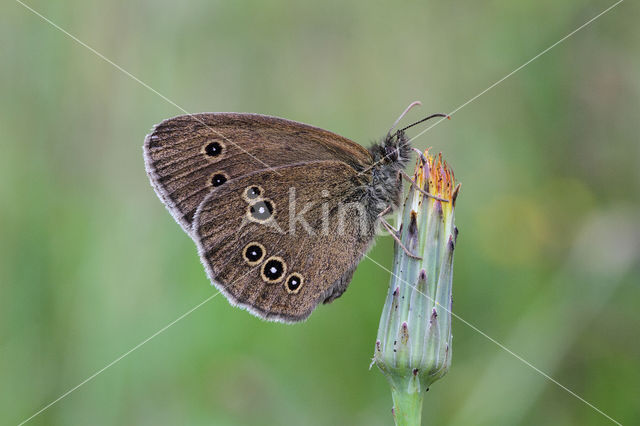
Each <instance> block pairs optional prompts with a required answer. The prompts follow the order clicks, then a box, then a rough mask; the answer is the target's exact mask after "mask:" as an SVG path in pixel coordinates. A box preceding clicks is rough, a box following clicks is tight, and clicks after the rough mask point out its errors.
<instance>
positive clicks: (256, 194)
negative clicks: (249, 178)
mask: <svg viewBox="0 0 640 426" xmlns="http://www.w3.org/2000/svg"><path fill="white" fill-rule="evenodd" d="M263 193H264V190H263V189H262V187H261V186H260V185H251V186H248V187H247V188H246V189H245V190H244V193H243V194H242V197H243V198H244V199H245V200H246V201H248V202H251V201H252V200H255V199H257V198H260V196H261V195H262V194H263Z"/></svg>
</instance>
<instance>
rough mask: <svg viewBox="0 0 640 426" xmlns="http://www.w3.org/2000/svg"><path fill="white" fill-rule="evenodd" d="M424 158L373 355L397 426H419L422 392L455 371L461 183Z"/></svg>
mask: <svg viewBox="0 0 640 426" xmlns="http://www.w3.org/2000/svg"><path fill="white" fill-rule="evenodd" d="M424 157H425V158H424V159H419V160H418V164H417V166H416V171H415V174H414V176H413V177H414V181H415V183H416V184H417V186H418V188H419V189H418V188H416V186H415V185H413V184H412V185H411V188H410V189H409V193H408V195H407V198H406V199H405V202H404V205H403V207H402V209H401V211H400V212H399V215H400V217H401V223H400V225H399V233H398V235H397V237H399V239H400V241H401V242H402V245H404V248H403V247H402V246H400V245H399V244H398V243H396V245H395V252H394V263H393V273H392V275H391V283H390V285H389V293H388V295H387V299H386V302H385V304H384V308H383V311H382V316H381V318H380V327H379V329H378V337H377V340H376V345H375V353H374V357H373V361H374V362H375V364H376V365H377V366H378V367H379V368H380V370H381V371H382V372H383V374H384V375H385V376H386V377H387V379H388V380H389V382H390V384H391V388H392V396H393V400H394V415H395V416H396V423H397V424H413V423H412V422H411V421H408V420H407V418H405V419H404V420H403V421H400V420H402V419H401V418H400V416H404V417H407V416H408V417H412V416H415V415H417V416H418V417H417V419H418V423H419V418H420V417H419V416H420V411H421V410H420V408H421V406H422V395H421V392H422V391H425V390H427V388H428V387H429V386H430V385H431V384H432V383H433V382H434V381H436V380H438V379H439V378H441V377H442V376H444V375H445V374H446V372H447V371H448V370H449V366H450V365H451V283H452V277H453V251H454V249H455V245H456V237H457V234H458V230H457V228H456V227H455V225H454V207H455V201H456V197H457V195H458V191H459V189H460V185H458V186H455V180H454V176H453V172H452V171H451V170H450V169H449V168H448V166H447V164H446V163H445V162H444V161H443V159H442V155H441V154H440V155H438V156H437V157H433V156H430V155H429V153H428V150H427V151H426V152H425V155H424ZM424 160H426V161H424ZM405 249H406V250H405ZM407 251H409V252H410V253H412V254H413V255H414V256H415V257H419V258H421V259H418V258H415V257H414V256H410V255H409V254H408V253H407ZM412 407H413V408H412ZM414 420H415V418H414Z"/></svg>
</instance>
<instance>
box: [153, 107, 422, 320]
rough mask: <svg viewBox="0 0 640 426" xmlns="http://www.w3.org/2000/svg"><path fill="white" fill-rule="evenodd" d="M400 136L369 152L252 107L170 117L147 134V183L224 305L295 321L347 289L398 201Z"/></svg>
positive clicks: (404, 156)
mask: <svg viewBox="0 0 640 426" xmlns="http://www.w3.org/2000/svg"><path fill="white" fill-rule="evenodd" d="M407 142H408V141H407V140H406V138H405V137H404V133H403V132H398V133H397V134H395V135H393V136H391V135H387V137H385V138H384V140H382V141H381V142H380V143H376V144H374V145H373V146H372V147H370V148H369V149H368V150H367V149H365V148H363V147H361V146H360V145H358V144H357V143H355V142H353V141H351V140H349V139H346V138H344V137H342V136H339V135H336V134H334V133H331V132H328V131H326V130H323V129H319V128H316V127H312V126H308V125H306V124H302V123H297V122H293V121H289V120H284V119H281V118H277V117H269V116H263V115H257V114H238V113H207V114H196V115H185V116H178V117H174V118H171V119H168V120H165V121H163V122H162V123H160V124H158V125H157V126H156V127H155V128H154V129H153V131H152V133H151V134H149V135H148V136H147V138H146V139H145V144H144V157H145V164H146V168H147V173H148V175H149V178H150V181H151V184H152V186H153V187H154V189H155V190H156V193H157V194H158V196H159V197H160V199H161V200H162V201H163V202H164V203H165V205H166V206H167V208H168V210H169V211H170V212H171V214H172V215H173V217H174V218H175V219H176V221H177V222H178V223H179V224H180V225H181V226H182V228H183V229H184V230H185V232H187V234H189V235H190V236H191V237H192V238H193V240H194V241H195V242H196V245H197V246H198V252H199V254H200V258H201V260H202V263H203V265H204V266H205V269H206V271H207V275H208V277H209V278H210V280H211V281H212V283H213V284H215V285H216V286H217V287H218V288H219V289H220V290H221V291H222V292H223V294H224V295H225V296H226V297H227V299H229V301H230V302H231V303H232V304H235V305H239V306H241V307H244V308H246V309H248V310H249V311H250V312H252V313H253V314H255V315H258V316H260V317H262V318H265V319H268V320H276V321H282V322H297V321H301V320H304V319H305V318H307V317H308V316H309V315H310V314H311V312H312V311H313V309H315V307H316V306H317V305H318V304H319V303H320V302H325V303H326V302H330V301H332V300H334V299H336V298H337V297H339V296H340V295H341V294H342V293H343V292H344V291H345V290H346V288H347V286H348V284H349V282H350V280H351V277H352V275H353V272H354V270H355V268H356V266H357V264H358V262H359V261H360V259H361V258H362V256H363V255H364V254H365V253H366V251H367V250H368V249H369V247H370V246H371V244H372V242H373V239H374V236H375V231H376V229H377V226H378V222H379V219H380V215H381V213H383V212H390V211H392V210H393V209H395V208H396V207H397V205H398V204H399V202H400V197H401V195H402V181H401V179H400V177H399V172H400V171H401V170H402V169H403V168H404V166H405V165H406V163H407V161H408V159H409V153H410V150H411V148H410V147H409V145H408V143H407Z"/></svg>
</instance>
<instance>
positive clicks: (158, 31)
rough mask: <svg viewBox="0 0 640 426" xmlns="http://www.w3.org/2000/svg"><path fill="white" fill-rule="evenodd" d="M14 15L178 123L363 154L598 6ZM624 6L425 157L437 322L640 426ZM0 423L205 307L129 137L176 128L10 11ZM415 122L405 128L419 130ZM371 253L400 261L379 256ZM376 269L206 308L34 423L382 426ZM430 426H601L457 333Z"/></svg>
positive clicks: (5, 63)
mask: <svg viewBox="0 0 640 426" xmlns="http://www.w3.org/2000/svg"><path fill="white" fill-rule="evenodd" d="M28 4H29V5H30V6H31V7H33V8H34V9H35V10H37V11H38V12H40V13H42V14H43V15H44V16H46V17H48V18H49V19H51V21H53V22H55V23H56V24H57V25H59V26H60V27H62V28H64V29H66V30H67V31H69V32H70V33H72V34H73V35H75V36H77V37H78V38H79V39H80V40H82V41H83V42H85V43H87V44H88V45H90V46H91V47H93V48H95V49H96V50H97V51H98V52H100V53H101V54H103V55H104V56H106V57H107V58H109V59H110V60H112V61H113V62H115V63H116V64H118V65H120V66H121V67H122V68H123V69H125V70H127V71H128V72H130V73H132V74H133V75H135V76H137V77H138V78H140V79H141V80H142V81H144V82H145V83H147V84H148V85H149V86H150V87H152V88H154V89H155V90H157V91H158V92H159V93H161V94H163V95H164V96H166V97H167V98H169V99H171V100H172V101H174V102H175V103H176V104H178V105H180V106H182V107H183V108H185V109H186V110H187V111H189V112H201V111H246V112H258V113H264V114H272V115H278V116H282V117H286V118H290V119H293V120H298V121H302V122H306V123H310V124H313V125H316V126H319V127H323V128H326V129H330V130H332V131H334V132H337V133H339V134H342V135H344V136H347V137H349V138H351V139H353V140H355V141H358V142H360V143H363V144H364V145H367V144H369V143H370V141H371V140H373V139H376V138H379V137H381V136H382V135H383V134H384V132H386V130H387V129H388V127H389V126H390V125H391V123H392V122H393V120H394V119H395V118H396V117H397V116H398V114H399V113H400V112H401V111H402V110H403V109H404V107H405V106H406V105H407V104H408V103H409V102H410V101H413V100H415V99H420V100H422V101H423V105H424V106H423V108H421V109H417V110H414V111H412V112H411V114H410V116H409V117H408V118H407V119H406V120H407V121H409V120H412V119H418V118H421V116H423V115H424V114H427V113H432V112H448V111H452V110H453V109H454V108H456V107H457V106H459V105H461V104H463V103H464V102H466V101H467V100H469V99H470V98H472V97H473V96H475V95H476V94H478V93H479V92H481V91H482V90H484V89H485V88H487V87H488V86H489V85H491V84H492V83H494V82H495V81H497V80H498V79H500V78H501V77H503V76H504V75H506V74H507V73H509V72H510V71H512V70H513V69H515V68H516V67H518V66H519V65H521V64H522V63H524V62H525V61H527V60H528V59H530V58H531V57H533V56H534V55H536V54H537V53H539V52H540V51H541V50H543V49H544V48H546V47H548V46H549V45H551V44H552V43H554V42H556V41H557V40H558V39H560V38H561V37H563V36H564V35H566V34H568V33H569V32H570V31H572V30H573V29H575V28H577V27H578V26H580V25H582V24H583V23H584V22H586V21H587V20H588V19H590V18H591V17H593V16H595V15H596V14H598V13H599V12H600V11H602V10H604V9H605V8H606V7H608V6H610V5H611V4H613V0H611V1H605V0H590V1H582V0H571V1H563V2H556V1H548V0H545V1H533V0H528V1H518V2H514V1H504V0H503V1H490V2H475V1H458V2H450V1H447V2H438V1H422V2H413V1H405V2H393V3H392V2H376V1H364V0H363V1H353V2H343V1H324V2H293V1H271V2H260V1H236V2H231V1H227V2H223V1H205V0H187V1H180V2H175V1H174V2H170V1H149V0H140V1H123V0H118V1H109V2H93V1H79V0H73V1H66V2H51V1H44V0H30V1H29V2H28ZM639 13H640V7H639V6H638V4H637V2H632V1H626V2H624V3H622V4H621V5H619V6H618V7H616V8H614V9H613V10H612V11H611V12H609V13H608V14H606V15H604V16H603V17H602V18H600V19H598V20H597V21H595V22H594V23H593V24H591V25H589V26H588V27H586V28H585V29H584V30H582V31H580V32H578V33H577V34H576V35H575V36H573V37H571V38H570V39H568V40H567V41H565V42H564V43H562V44H560V45H559V46H557V47H555V48H554V49H553V50H551V51H550V52H548V53H547V54H545V55H543V56H542V57H540V58H539V59H537V60H536V61H534V62H533V63H531V64H530V65H528V66H527V67H525V68H524V69H522V70H521V71H519V72H518V73H517V74H515V75H513V76H512V77H510V78H509V79H507V80H506V81H504V82H503V83H501V84H500V85H498V86H497V87H495V88H494V89H492V90H491V91H489V92H487V93H486V94H484V95H483V96H481V97H479V98H478V99H477V100H475V101H474V102H472V103H470V104H469V105H467V106H466V107H465V108H463V109H462V110H460V111H459V112H458V113H457V114H455V115H454V118H453V120H451V121H445V122H443V123H442V124H440V125H438V126H436V127H434V128H433V129H432V130H430V131H429V132H427V133H426V134H425V135H423V136H421V137H420V138H418V139H417V140H416V141H415V144H416V146H417V147H419V148H421V149H423V148H425V147H427V146H433V147H434V149H435V150H437V151H442V152H443V153H444V155H445V157H446V158H447V160H448V161H449V162H450V164H451V165H452V167H453V168H454V170H455V172H456V177H457V178H458V180H459V181H461V182H462V183H463V188H462V194H461V196H460V198H459V200H458V206H457V223H458V226H459V228H460V238H459V240H458V242H459V244H458V248H457V252H456V259H455V275H454V312H455V313H456V314H458V315H460V316H461V317H462V318H464V319H465V320H467V321H469V322H470V323H472V324H473V325H475V326H476V327H478V328H479V329H480V330H482V331H483V332H485V333H486V334H487V335H489V336H491V337H492V338H495V339H496V340H498V341H500V342H502V343H503V344H504V345H506V346H507V347H508V348H509V349H510V350H512V351H514V352H515V353H517V354H519V355H520V356H522V357H523V358H524V359H526V360H527V361H529V362H530V363H531V364H533V365H535V366H536V367H537V368H539V369H540V370H542V371H544V372H546V373H548V374H549V375H550V376H552V377H554V378H555V379H557V380H558V381H559V382H560V383H562V384H563V385H565V386H566V387H568V388H569V389H571V390H572V391H574V392H576V393H577V394H578V395H580V396H582V397H584V398H585V399H586V400H587V401H589V402H591V403H592V404H594V405H595V406H596V407H597V408H598V409H600V410H602V411H603V412H605V413H607V414H608V415H610V416H611V417H613V418H614V419H616V420H617V421H619V422H621V423H623V424H640V405H639V401H640V339H639V338H638V337H639V333H640V316H639V313H638V311H639V308H640V285H639V284H640V282H639V281H640V280H639V276H640V266H639V263H640V262H639V259H640V247H639V244H640V243H639V242H640V230H639V228H640V220H639V217H640V172H639V169H640V168H639V167H638V163H639V162H640V148H639V146H640V144H639V135H640V120H639V112H640V55H639V53H640V30H639V29H638V16H639ZM0 35H1V38H0V39H1V40H2V44H1V46H2V48H1V49H2V50H1V52H2V54H1V56H0V90H1V93H2V96H1V98H0V129H1V140H0V143H1V151H0V199H2V206H1V207H0V423H2V424H17V423H19V422H21V421H23V420H25V419H26V418H28V417H29V416H31V415H32V414H34V413H35V412H36V411H37V410H39V409H40V408H41V407H43V406H45V405H46V404H48V403H49V402H51V401H53V400H54V399H56V398H57V397H59V396H60V395H62V394H63V393H64V392H66V391H67V390H69V389H71V388H72V387H74V386H75V385H77V384H79V383H80V382H82V381H83V380H84V379H86V378H87V377H89V376H90V375H91V374H93V373H94V372H96V371H98V370H99V369H101V368H102V367H104V366H105V365H107V364H108V363H110V362H111V361H113V360H114V359H116V358H117V357H118V356H120V355H122V354H123V353H125V352H127V351H128V350H129V349H131V348H132V347H134V346H135V345H137V344H138V343H140V342H141V341H143V340H144V339H145V338H147V337H148V336H150V335H152V334H153V333H155V332H156V331H158V330H159V329H161V328H162V327H164V326H165V325H167V324H169V323H170V322H171V321H173V320H174V319H176V318H177V317H179V316H180V315H182V314H183V313H185V312H186V311H188V310H189V309H191V308H192V307H193V306H195V305H197V304H198V303H200V302H201V301H203V300H204V299H205V298H207V297H208V296H210V295H211V294H212V292H213V291H214V289H213V288H212V287H211V286H210V285H209V282H208V280H207V278H206V276H205V273H204V271H203V269H202V267H201V265H200V262H199V260H198V257H197V254H196V250H195V247H194V245H193V243H192V242H191V240H190V239H189V237H188V236H187V235H185V234H184V233H183V232H182V230H181V229H180V227H179V226H178V225H177V224H176V223H175V222H174V221H173V219H172V218H171V216H170V215H169V213H168V212H167V211H166V210H165V208H164V207H163V206H162V204H161V203H160V201H159V200H158V199H157V197H156V195H155V194H154V192H153V190H152V189H151V187H150V185H149V182H148V179H147V176H146V174H145V171H144V164H143V160H142V149H141V146H142V141H143V139H144V136H145V134H146V133H147V132H148V131H149V129H150V128H151V126H152V125H154V124H155V123H158V122H159V121H161V120H163V119H164V118H167V117H170V116H174V115H178V114H180V113H181V111H180V110H179V109H177V108H176V107H175V106H174V105H171V104H170V103H169V102H167V101H166V100H164V99H162V98H161V97H160V96H158V94H156V93H153V92H152V91H150V90H148V89H147V88H145V87H143V86H142V85H141V84H139V83H138V82H136V81H134V80H133V79H131V78H130V77H129V76H127V75H125V74H124V73H123V72H121V71H120V70H118V69H116V68H115V67H114V66H112V65H110V64H109V63H107V62H105V61H104V60H102V59H100V58H99V57H98V56H96V55H95V54H94V53H92V52H91V51H89V50H88V49H86V48H85V47H83V46H81V45H79V44H78V43H76V42H75V41H73V40H72V39H71V38H69V37H68V36H66V35H65V34H63V33H62V32H61V31H59V30H57V29H56V28H54V27H53V26H52V25H50V24H49V23H46V22H45V21H43V20H42V19H41V18H39V17H38V16H36V15H34V14H33V13H32V12H30V11H29V10H27V9H26V8H25V7H23V6H21V5H20V4H19V3H16V2H13V1H7V2H3V4H2V5H1V6H0ZM412 132H413V133H412V134H413V135H415V134H417V132H418V130H415V131H414V130H412ZM371 256H372V257H373V258H374V259H375V260H376V261H377V262H380V263H382V264H383V265H386V266H389V265H390V264H391V260H392V240H391V238H389V237H385V238H380V239H379V240H378V243H377V244H376V246H375V247H374V249H373V250H372V252H371ZM388 281H389V275H388V274H387V273H386V272H385V271H383V270H381V269H380V268H379V267H378V266H376V265H375V264H374V263H372V262H371V261H368V260H365V261H363V262H362V264H361V265H360V266H359V268H358V270H357V272H356V274H355V277H354V279H353V282H352V284H351V286H350V288H349V291H347V292H346V293H345V295H344V296H343V297H342V298H341V299H339V300H338V301H336V302H335V303H333V304H332V305H328V306H323V307H320V308H319V309H318V310H317V311H316V312H315V313H314V314H313V315H312V316H311V318H310V319H309V320H308V321H307V322H306V323H303V324H298V325H293V326H291V325H282V324H273V323H266V322H263V321H260V320H258V319H256V318H254V317H252V316H250V315H249V314H247V313H246V312H244V311H241V310H239V309H235V308H232V307H231V306H230V305H229V304H228V303H227V302H226V301H225V299H224V298H223V297H222V296H218V297H216V298H215V299H213V300H211V301H210V302H208V303H207V304H205V305H204V306H202V307H200V308H199V309H197V310H196V311H195V312H193V313H191V314H190V315H189V316H187V317H186V318H184V319H182V320H181V321H180V322H178V323H177V324H175V325H173V326H172V327H170V328H169V329H167V330H166V331H165V332H163V333H162V334H160V335H159V336H157V337H156V338H154V339H153V340H151V341H149V342H148V343H147V344H145V345H144V346H142V347H141V348H140V349H138V350H136V351H135V352H133V353H131V354H130V355H128V356H127V357H125V358H124V359H122V360H121V361H120V362H118V363H117V364H115V365H114V366H113V367H111V368H109V369H108V370H106V371H105V372H104V373H102V374H100V375H98V376H97V377H96V378H95V379H93V380H91V381H89V382H88V383H86V384H85V385H83V386H82V387H80V388H79V389H77V390H76V391H75V392H73V393H71V394H70V395H69V396H67V397H66V398H64V399H62V400H61V401H59V402H58V403H57V404H55V405H53V406H52V407H51V408H49V409H48V410H46V411H44V412H43V413H42V414H40V415H38V416H37V417H35V418H34V419H33V420H32V421H31V422H30V423H29V424H34V425H83V424H95V425H114V424H135V425H147V424H148V425H151V424H154V425H155V424H190V425H205V424H207V425H208V424H215V425H245V424H253V425H283V424H291V425H327V424H339V425H343V424H344V425H389V424H392V417H391V396H390V392H389V388H388V386H387V384H386V382H385V379H384V378H383V376H382V375H381V374H380V373H379V372H378V371H376V370H375V369H372V370H371V371H370V370H369V369H368V366H369V362H370V359H371V356H372V353H373V345H374V340H375V336H376V330H377V326H378V320H379V315H380V312H381V309H382V305H383V302H384V297H385V294H386V290H387V284H388ZM453 328H454V345H453V365H452V368H451V370H450V372H449V374H448V375H447V376H446V377H445V378H444V379H443V380H442V381H440V382H438V383H436V384H435V385H433V386H432V388H431V390H430V391H429V392H428V393H427V394H426V397H425V406H424V415H423V420H424V422H425V424H437V425H468V424H478V425H512V424H519V425H539V424H554V425H555V424H562V425H564V424H580V425H600V424H611V423H610V422H609V420H607V419H606V418H605V417H604V416H602V415H601V414H599V413H598V412H596V411H595V410H594V409H592V408H590V407H589V406H587V405H586V404H584V403H583V402H581V401H580V400H578V399H576V398H575V397H574V396H572V395H570V394H569V393H568V392H566V391H565V390H563V389H562V388H560V387H559V386H557V385H555V384H553V383H552V382H550V381H549V380H547V379H546V378H544V377H543V376H541V375H540V374H538V373H537V372H536V371H534V370H533V369H532V368H530V367H529V366H527V365H526V364H524V363H523V362H521V361H520V360H518V359H516V358H515V357H513V356H512V355H510V354H509V353H507V352H506V351H505V350H503V349H501V348H500V347H498V346H497V345H496V344H494V343H492V342H491V341H490V340H488V339H487V338H486V337H484V336H483V335H481V334H479V333H478V332H476V331H474V330H473V329H471V328H470V327H468V326H467V325H465V324H464V323H463V322H461V321H458V320H454V323H453Z"/></svg>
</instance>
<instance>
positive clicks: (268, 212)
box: [247, 199, 275, 222]
mask: <svg viewBox="0 0 640 426" xmlns="http://www.w3.org/2000/svg"><path fill="white" fill-rule="evenodd" d="M274 210H275V209H274V207H273V202H272V201H271V200H266V199H265V200H260V201H257V202H255V203H253V204H249V207H248V211H247V214H248V215H249V219H251V220H253V221H255V222H266V221H267V220H269V219H271V217H272V216H273V214H274Z"/></svg>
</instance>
